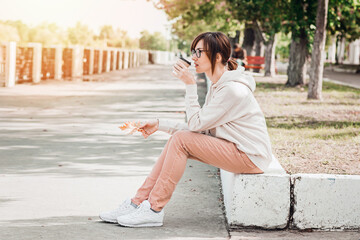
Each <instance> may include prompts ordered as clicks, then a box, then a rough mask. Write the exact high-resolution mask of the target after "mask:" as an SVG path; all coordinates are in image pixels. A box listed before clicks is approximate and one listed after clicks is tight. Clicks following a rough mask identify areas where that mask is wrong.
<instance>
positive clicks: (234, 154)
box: [100, 32, 272, 227]
mask: <svg viewBox="0 0 360 240" xmlns="http://www.w3.org/2000/svg"><path fill="white" fill-rule="evenodd" d="M191 51H192V60H193V61H194V63H195V68H196V72H197V73H203V72H204V73H205V74H206V75H207V76H208V78H209V79H210V80H211V82H212V85H211V88H210V90H209V92H208V94H207V96H206V101H205V104H204V106H203V107H202V108H201V107H200V105H199V103H198V101H197V99H198V96H197V86H196V82H195V78H194V75H193V74H192V73H191V72H190V71H189V70H188V69H187V67H186V66H185V65H184V64H183V63H182V62H181V61H179V62H178V63H177V64H175V65H174V67H173V68H174V69H173V70H174V71H173V75H174V76H175V77H177V78H179V79H180V80H182V81H183V82H184V83H185V85H186V96H185V102H186V115H187V120H188V122H187V124H185V123H184V124H181V123H174V122H171V121H165V120H161V119H160V120H151V121H148V122H147V123H145V124H144V125H143V126H142V127H141V129H142V131H143V135H144V137H145V138H146V137H148V136H150V135H151V134H153V133H154V132H156V131H158V130H160V131H165V132H168V133H170V134H171V135H172V136H171V137H170V139H169V140H168V142H167V143H166V145H165V148H164V150H163V151H162V153H161V155H160V157H159V159H158V160H157V162H156V164H155V166H154V168H153V169H152V171H151V173H150V174H149V176H148V177H147V178H146V180H145V182H144V183H143V185H142V186H141V187H140V188H139V189H138V191H137V193H136V195H135V197H133V198H132V199H127V200H126V201H124V202H123V203H122V204H121V205H120V207H119V208H118V209H116V210H114V211H111V212H106V213H102V214H100V218H101V219H102V220H104V221H107V222H114V223H116V222H117V223H119V224H120V225H122V226H128V227H153V226H162V225H163V217H164V210H163V208H164V206H165V205H166V203H167V202H168V201H169V200H170V197H171V195H172V193H173V192H174V190H175V187H176V184H177V183H178V182H179V180H180V178H181V176H182V175H183V173H184V170H185V167H186V161H187V159H188V158H191V159H196V160H198V161H201V162H203V163H207V164H210V165H213V166H215V167H218V168H222V169H224V170H226V171H230V172H234V173H251V174H260V173H263V172H264V171H265V170H266V169H267V167H268V165H269V163H270V162H271V156H272V154H271V146H270V140H269V136H268V133H267V128H266V123H265V119H264V116H263V114H262V112H261V110H260V107H259V105H258V103H257V102H256V100H255V98H254V96H253V93H252V92H253V91H254V90H255V82H254V79H253V78H252V77H251V76H249V75H246V74H244V73H243V68H242V69H241V70H236V71H235V69H237V63H236V62H235V61H234V60H232V59H230V56H231V47H230V42H229V39H228V37H227V36H226V35H225V34H223V33H221V32H207V33H202V34H200V35H199V36H197V37H196V38H195V39H194V41H193V42H192V45H191Z"/></svg>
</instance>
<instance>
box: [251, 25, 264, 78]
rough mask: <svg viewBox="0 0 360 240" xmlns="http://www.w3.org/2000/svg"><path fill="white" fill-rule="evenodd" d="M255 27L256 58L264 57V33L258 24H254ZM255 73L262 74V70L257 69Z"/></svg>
mask: <svg viewBox="0 0 360 240" xmlns="http://www.w3.org/2000/svg"><path fill="white" fill-rule="evenodd" d="M253 25H254V27H253V29H254V33H255V56H263V55H262V53H263V52H264V41H263V37H262V32H261V31H260V29H259V27H258V26H257V25H256V23H253ZM253 72H260V69H256V68H255V69H254V70H253Z"/></svg>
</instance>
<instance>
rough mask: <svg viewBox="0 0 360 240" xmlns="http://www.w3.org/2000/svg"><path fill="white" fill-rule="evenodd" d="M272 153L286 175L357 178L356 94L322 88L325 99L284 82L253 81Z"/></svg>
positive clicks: (359, 92)
mask: <svg viewBox="0 0 360 240" xmlns="http://www.w3.org/2000/svg"><path fill="white" fill-rule="evenodd" d="M256 81H257V90H256V91H255V97H256V98H257V100H258V102H259V104H260V106H261V108H262V110H263V112H264V114H265V117H266V121H267V126H268V130H269V134H270V138H271V141H272V147H273V152H274V153H275V155H276V156H277V157H278V159H279V161H280V163H281V164H282V165H283V167H284V168H285V169H286V170H287V171H288V172H289V173H292V174H294V173H328V174H358V175H359V174H360V89H354V88H351V87H346V86H341V85H337V84H334V83H329V82H324V83H323V100H322V101H317V100H307V87H303V88H302V87H298V88H289V87H286V86H285V82H286V78H285V77H283V76H280V77H276V78H265V77H256Z"/></svg>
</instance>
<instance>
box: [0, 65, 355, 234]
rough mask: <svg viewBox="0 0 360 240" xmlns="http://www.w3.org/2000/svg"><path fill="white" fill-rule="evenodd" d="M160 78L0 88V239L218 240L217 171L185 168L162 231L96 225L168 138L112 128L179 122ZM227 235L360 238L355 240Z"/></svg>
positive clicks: (179, 90) (164, 75) (133, 74)
mask: <svg viewBox="0 0 360 240" xmlns="http://www.w3.org/2000/svg"><path fill="white" fill-rule="evenodd" d="M170 72H171V68H170V67H168V66H154V65H148V66H144V67H141V68H138V69H129V70H124V71H117V72H112V73H107V74H103V75H99V76H95V77H93V78H92V81H90V82H57V81H51V82H43V83H41V84H39V85H26V84H22V85H17V86H15V87H14V88H12V89H6V88H0V239H6V240H9V239H14V240H15V239H16V240H18V239H29V240H30V239H31V240H33V239H54V240H55V239H56V240H57V239H66V240H67V239H71V240H74V239H75V240H77V239H90V240H91V239H227V238H228V232H227V230H226V224H225V218H224V214H223V211H222V206H223V205H222V202H221V195H220V189H219V186H220V184H219V177H218V175H217V169H215V168H213V167H210V166H207V165H204V164H202V163H198V162H195V161H192V160H189V162H188V165H187V169H186V171H185V174H184V176H183V178H182V180H181V182H180V183H179V185H178V187H177V188H176V191H175V193H174V195H173V198H172V200H171V201H170V202H169V204H168V205H167V206H166V208H165V210H166V214H165V225H164V226H163V227H160V228H142V229H132V228H123V227H119V226H117V225H114V224H106V223H103V222H101V221H100V220H99V219H98V217H97V215H98V213H99V212H101V211H104V210H109V209H112V208H113V207H116V206H117V205H118V204H119V203H120V202H121V201H122V200H123V199H124V198H125V197H127V196H132V195H133V194H134V193H135V190H136V189H137V187H139V186H140V184H141V183H142V181H143V180H144V179H145V177H146V175H147V174H148V172H149V171H150V170H151V167H152V165H153V164H154V162H155V161H156V159H157V156H158V155H159V154H160V152H161V150H162V148H163V146H164V145H165V142H166V140H167V139H168V138H169V136H168V135H167V134H165V133H156V134H155V135H153V136H151V137H150V138H149V139H147V140H144V139H143V138H142V137H141V136H123V135H121V131H120V130H119V129H118V126H119V124H120V123H121V122H123V121H125V120H135V119H147V118H154V117H160V118H171V119H176V120H178V121H184V117H185V115H184V86H183V84H182V83H181V82H179V80H176V79H174V78H173V77H171V75H170V74H169V73H170ZM204 89H205V88H204V86H202V87H200V88H199V93H200V95H202V96H203V95H204ZM201 98H202V97H201ZM259 217H261V216H259ZM230 234H231V236H233V237H232V239H354V240H359V239H360V237H359V234H358V233H356V232H355V233H353V232H352V233H302V232H296V231H261V230H252V231H241V232H237V233H235V232H231V233H230Z"/></svg>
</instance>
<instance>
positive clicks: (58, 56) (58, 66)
mask: <svg viewBox="0 0 360 240" xmlns="http://www.w3.org/2000/svg"><path fill="white" fill-rule="evenodd" d="M53 47H54V48H55V76H54V78H55V79H56V80H60V79H61V78H62V64H63V59H62V54H63V48H62V46H61V45H55V46H53Z"/></svg>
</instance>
